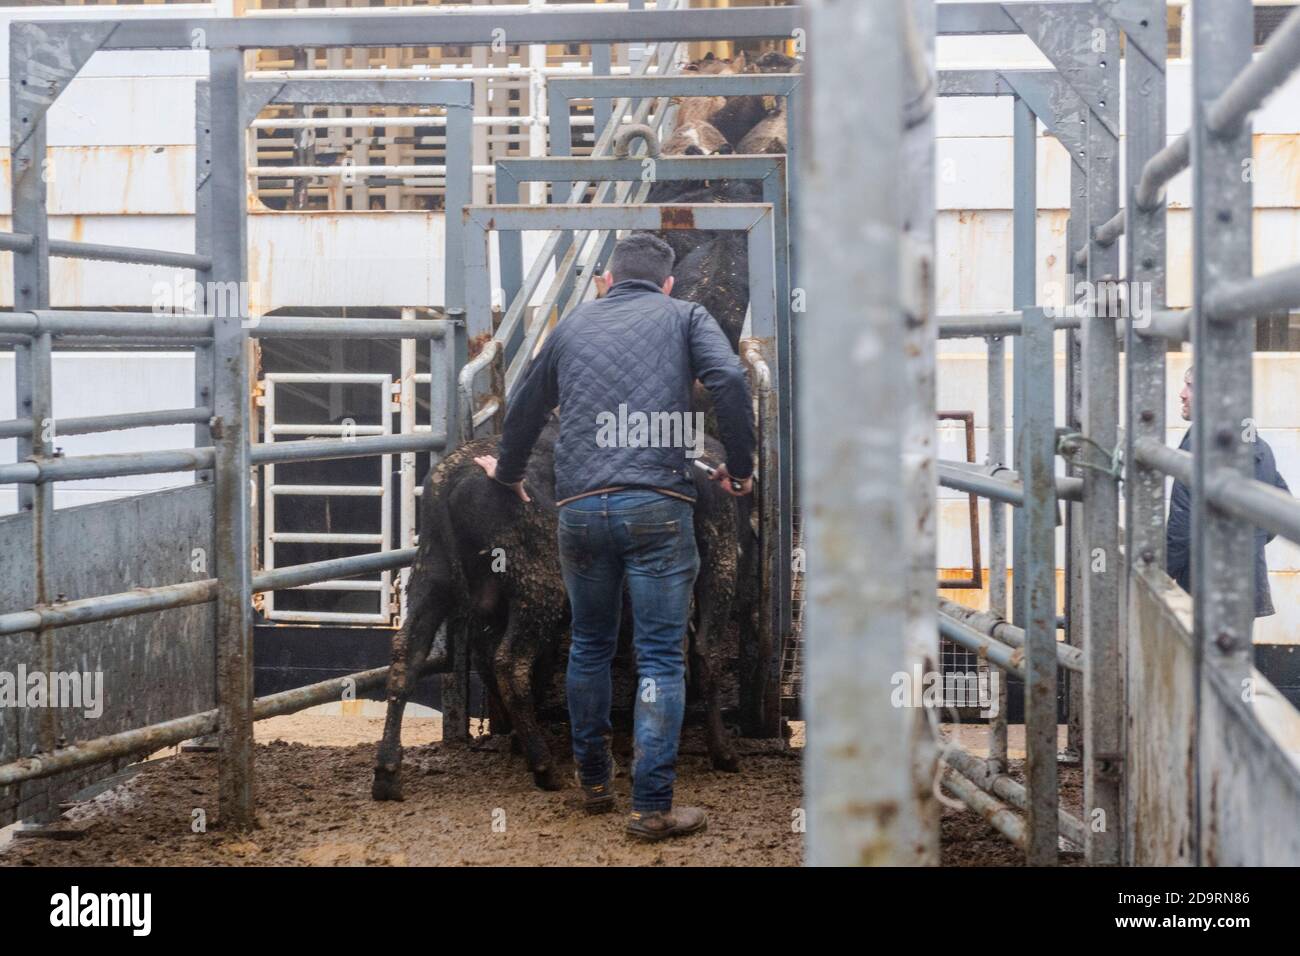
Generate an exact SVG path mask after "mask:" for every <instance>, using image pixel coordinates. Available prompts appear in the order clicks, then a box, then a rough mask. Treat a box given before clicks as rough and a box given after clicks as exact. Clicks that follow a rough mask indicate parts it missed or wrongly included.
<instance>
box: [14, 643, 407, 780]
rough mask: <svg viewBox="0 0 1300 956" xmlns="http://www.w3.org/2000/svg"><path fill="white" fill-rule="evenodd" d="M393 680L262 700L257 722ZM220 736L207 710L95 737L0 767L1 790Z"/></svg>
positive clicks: (339, 684)
mask: <svg viewBox="0 0 1300 956" xmlns="http://www.w3.org/2000/svg"><path fill="white" fill-rule="evenodd" d="M387 679H388V668H387V667H377V668H375V669H373V670H368V671H359V672H357V673H355V674H349V675H347V676H346V677H332V678H330V679H329V680H325V681H320V682H319V683H316V684H308V685H307V686H306V687H296V688H294V689H293V690H286V691H281V692H280V693H278V694H272V695H270V696H269V697H259V698H257V699H256V700H255V701H253V719H254V720H265V719H266V718H268V717H278V716H280V715H282V714H292V713H294V712H295V711H299V710H303V709H305V708H307V707H314V706H315V705H316V704H324V703H329V702H330V701H335V700H339V699H341V697H342V695H343V693H344V691H348V692H349V693H355V692H361V691H367V690H371V689H372V688H375V687H379V686H381V685H382V684H383V683H384V682H385V681H386V680H387ZM216 731H217V712H216V711H215V710H206V711H204V712H202V713H200V714H190V715H189V716H186V717H177V718H176V719H175V720H166V721H163V722H161V723H157V724H150V725H149V726H148V727H140V728H138V729H136V730H126V731H123V732H122V733H119V734H110V735H109V736H106V737H96V738H94V739H93V740H87V741H81V742H78V743H74V744H72V745H71V746H69V747H62V748H60V749H58V750H55V751H52V752H51V753H48V754H39V755H37V756H34V757H25V758H23V759H21V760H15V761H13V762H12V763H7V764H4V765H0V787H8V786H12V785H14V784H16V783H22V782H23V781H25V780H36V779H39V778H41V777H49V776H52V775H54V774H56V773H62V772H63V771H65V770H76V769H78V768H80V767H89V766H92V765H93V764H97V763H104V762H105V761H108V760H114V759H117V758H121V757H130V756H132V755H135V754H147V753H149V752H151V751H154V750H158V749H161V748H163V747H169V746H171V745H173V744H178V743H180V742H181V741H182V740H189V739H191V738H193V737H203V736H206V735H208V734H213V733H216Z"/></svg>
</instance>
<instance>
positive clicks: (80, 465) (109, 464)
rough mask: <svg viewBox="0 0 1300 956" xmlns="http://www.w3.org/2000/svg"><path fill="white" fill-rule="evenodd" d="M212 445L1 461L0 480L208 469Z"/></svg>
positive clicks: (33, 481)
mask: <svg viewBox="0 0 1300 956" xmlns="http://www.w3.org/2000/svg"><path fill="white" fill-rule="evenodd" d="M214 460H215V458H214V453H213V450H212V449H211V448H178V449H173V450H167V451H131V452H121V453H119V454H114V455H79V456H73V457H69V458H40V459H36V460H28V461H20V462H16V463H14V464H12V465H0V484H7V483H10V482H14V483H17V484H25V485H33V484H39V483H41V482H47V481H81V480H84V479H86V478H121V477H124V476H126V475H160V474H166V473H168V472H174V471H204V470H206V469H208V468H211V467H212V465H213V461H214Z"/></svg>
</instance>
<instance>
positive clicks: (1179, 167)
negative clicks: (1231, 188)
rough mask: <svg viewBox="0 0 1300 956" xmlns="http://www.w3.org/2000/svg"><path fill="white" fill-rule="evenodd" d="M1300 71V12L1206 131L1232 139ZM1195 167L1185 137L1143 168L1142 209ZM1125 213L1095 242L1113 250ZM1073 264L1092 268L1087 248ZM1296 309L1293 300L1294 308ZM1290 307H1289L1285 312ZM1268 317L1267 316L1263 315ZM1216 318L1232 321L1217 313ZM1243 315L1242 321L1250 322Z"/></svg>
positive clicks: (1229, 92)
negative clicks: (1192, 166) (1165, 187)
mask: <svg viewBox="0 0 1300 956" xmlns="http://www.w3.org/2000/svg"><path fill="white" fill-rule="evenodd" d="M1297 67H1300V10H1295V11H1292V13H1291V14H1290V15H1289V16H1288V17H1287V18H1286V20H1285V21H1283V23H1282V25H1281V26H1279V27H1278V28H1277V30H1275V31H1274V33H1273V35H1272V36H1271V37H1270V38H1269V41H1268V43H1267V44H1265V46H1264V49H1263V50H1262V51H1261V52H1260V54H1259V56H1257V57H1255V59H1253V60H1252V61H1251V62H1250V65H1249V66H1247V67H1246V68H1245V69H1244V70H1242V71H1241V72H1240V73H1239V74H1237V78H1236V79H1235V80H1233V81H1232V84H1231V85H1230V86H1229V87H1228V88H1227V89H1226V90H1224V91H1223V93H1222V94H1221V95H1220V96H1219V98H1218V99H1216V100H1215V101H1214V102H1213V103H1212V104H1210V108H1209V110H1208V111H1207V112H1206V125H1207V126H1208V127H1209V128H1210V130H1211V131H1213V132H1214V133H1215V134H1217V135H1219V136H1224V137H1230V136H1232V135H1234V134H1235V132H1236V130H1237V129H1238V128H1239V127H1240V125H1241V123H1242V122H1243V121H1244V120H1245V119H1246V117H1247V116H1249V115H1250V114H1251V113H1252V112H1253V111H1254V110H1256V109H1258V108H1259V107H1260V106H1261V105H1262V104H1263V102H1264V100H1265V99H1267V98H1268V96H1269V94H1271V93H1272V92H1274V91H1275V90H1276V89H1277V88H1278V87H1279V86H1281V85H1282V84H1283V83H1285V82H1286V80H1287V78H1288V77H1289V76H1290V75H1291V74H1292V73H1294V72H1295V70H1296V69H1297ZM1190 164H1191V136H1190V134H1188V133H1184V134H1183V135H1182V136H1180V137H1178V139H1176V140H1174V141H1173V142H1172V143H1170V144H1169V145H1167V146H1166V147H1165V148H1164V149H1162V150H1160V152H1158V153H1156V154H1155V155H1154V156H1152V157H1151V158H1150V159H1149V160H1147V162H1146V165H1144V166H1143V167H1142V175H1141V177H1140V178H1139V180H1138V186H1137V190H1136V193H1135V196H1134V198H1135V200H1136V202H1137V206H1138V208H1139V209H1141V210H1142V211H1143V212H1151V211H1152V210H1154V209H1156V208H1157V207H1158V206H1159V205H1160V196H1161V190H1162V189H1163V188H1164V186H1165V185H1166V184H1167V183H1168V182H1169V181H1170V180H1171V179H1173V178H1174V177H1175V176H1177V175H1178V174H1179V173H1181V172H1182V171H1183V170H1185V169H1186V168H1187V167H1188V166H1189V165H1190ZM1124 228H1125V211H1124V210H1123V209H1121V210H1120V211H1119V212H1118V213H1116V214H1115V215H1114V216H1112V217H1111V218H1110V219H1108V220H1107V221H1106V222H1104V223H1102V224H1101V225H1100V226H1098V227H1097V230H1096V231H1095V232H1094V233H1093V241H1094V242H1096V243H1097V244H1098V245H1101V246H1109V245H1111V244H1112V243H1114V242H1115V241H1116V240H1117V239H1118V238H1119V237H1120V236H1122V235H1123V234H1124ZM1074 264H1075V265H1076V266H1078V267H1080V268H1082V267H1083V266H1086V265H1087V264H1088V247H1087V246H1086V245H1085V246H1084V247H1082V248H1081V249H1078V250H1076V251H1075V253H1074ZM1294 304H1296V300H1292V302H1291V305H1294ZM1280 307H1286V306H1280ZM1258 311H1267V310H1258ZM1214 314H1215V317H1216V318H1229V317H1230V316H1227V315H1219V314H1218V313H1217V312H1216V313H1214ZM1247 314H1248V313H1247V312H1243V313H1242V314H1241V315H1240V316H1236V317H1245V316H1246V315H1247Z"/></svg>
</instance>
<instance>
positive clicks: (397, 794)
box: [370, 767, 403, 800]
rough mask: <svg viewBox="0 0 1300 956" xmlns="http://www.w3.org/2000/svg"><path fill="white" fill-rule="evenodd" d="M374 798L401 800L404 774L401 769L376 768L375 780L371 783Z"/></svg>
mask: <svg viewBox="0 0 1300 956" xmlns="http://www.w3.org/2000/svg"><path fill="white" fill-rule="evenodd" d="M370 798H371V799H372V800H401V799H403V798H402V775H401V772H400V771H396V770H384V769H383V768H381V767H376V768H375V782H374V783H372V784H371V785H370Z"/></svg>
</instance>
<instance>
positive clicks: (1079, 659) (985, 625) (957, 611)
mask: <svg viewBox="0 0 1300 956" xmlns="http://www.w3.org/2000/svg"><path fill="white" fill-rule="evenodd" d="M938 600H939V610H940V611H942V612H943V613H944V614H947V615H948V616H949V617H951V618H953V619H954V620H956V621H960V622H961V623H963V624H965V625H967V626H968V627H971V628H974V629H975V630H976V631H979V632H980V633H981V634H984V635H986V636H987V637H991V638H993V639H994V640H995V641H1000V642H1001V643H1003V644H1006V645H1007V646H1008V647H1014V648H1017V649H1019V648H1022V647H1024V646H1025V629H1024V628H1023V627H1017V626H1016V625H1014V624H1012V623H1011V622H1010V621H1005V620H1003V619H1002V618H1001V617H999V616H998V615H997V614H995V613H993V612H992V611H977V610H975V609H974V608H969V607H966V606H965V605H962V604H958V603H957V602H956V601H950V600H948V599H947V598H945V597H940V598H939V599H938ZM1057 624H1058V626H1064V622H1063V621H1060V620H1058V621H1057ZM1056 661H1057V663H1058V664H1060V666H1061V667H1063V668H1064V669H1065V670H1068V671H1074V672H1076V673H1082V672H1083V651H1082V650H1081V649H1080V648H1077V647H1072V646H1071V645H1069V644H1066V643H1063V642H1061V641H1057V642H1056Z"/></svg>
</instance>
